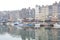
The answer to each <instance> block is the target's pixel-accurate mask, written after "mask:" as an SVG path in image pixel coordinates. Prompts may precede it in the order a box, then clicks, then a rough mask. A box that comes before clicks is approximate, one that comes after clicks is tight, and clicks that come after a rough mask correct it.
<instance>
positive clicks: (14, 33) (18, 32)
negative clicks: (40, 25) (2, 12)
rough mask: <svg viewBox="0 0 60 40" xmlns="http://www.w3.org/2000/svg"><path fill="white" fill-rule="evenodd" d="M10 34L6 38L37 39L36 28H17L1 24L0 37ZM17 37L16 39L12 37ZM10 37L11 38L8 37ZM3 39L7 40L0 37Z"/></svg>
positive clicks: (19, 39)
mask: <svg viewBox="0 0 60 40" xmlns="http://www.w3.org/2000/svg"><path fill="white" fill-rule="evenodd" d="M6 35H8V37H7V39H6V40H16V39H18V40H26V39H28V40H33V39H35V30H34V29H30V28H28V29H17V28H16V27H13V26H7V25H0V37H1V36H4V37H5V36H6ZM10 37H12V38H15V39H11V38H10ZM8 38H9V39H8ZM0 39H1V40H5V39H4V38H2V37H1V38H0Z"/></svg>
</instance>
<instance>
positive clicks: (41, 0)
mask: <svg viewBox="0 0 60 40" xmlns="http://www.w3.org/2000/svg"><path fill="white" fill-rule="evenodd" d="M55 1H57V2H59V0H0V11H5V10H21V9H22V8H28V7H31V8H34V7H35V5H36V4H38V5H52V4H53V3H54V2H55Z"/></svg>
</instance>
